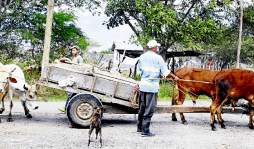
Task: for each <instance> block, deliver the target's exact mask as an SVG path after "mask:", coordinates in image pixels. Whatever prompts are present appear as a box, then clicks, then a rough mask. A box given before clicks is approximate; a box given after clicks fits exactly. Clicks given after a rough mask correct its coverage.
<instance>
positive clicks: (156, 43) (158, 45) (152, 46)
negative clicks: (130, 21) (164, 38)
mask: <svg viewBox="0 0 254 149" xmlns="http://www.w3.org/2000/svg"><path fill="white" fill-rule="evenodd" d="M160 46H161V44H159V43H158V42H157V41H156V40H154V39H153V40H150V41H149V42H148V43H147V47H148V48H154V47H160Z"/></svg>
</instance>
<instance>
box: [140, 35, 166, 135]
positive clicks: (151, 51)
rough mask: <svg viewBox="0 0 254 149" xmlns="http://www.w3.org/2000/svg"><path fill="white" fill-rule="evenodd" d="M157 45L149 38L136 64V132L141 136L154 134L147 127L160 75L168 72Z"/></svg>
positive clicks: (152, 110)
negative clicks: (138, 94)
mask: <svg viewBox="0 0 254 149" xmlns="http://www.w3.org/2000/svg"><path fill="white" fill-rule="evenodd" d="M159 46H160V44H159V43H157V41H156V40H150V41H149V42H148V43H147V47H148V49H147V51H146V52H145V53H144V54H142V55H141V56H140V58H139V63H138V66H137V67H138V73H139V74H140V75H141V81H140V82H139V90H140V97H139V104H140V105H139V113H138V123H137V132H141V133H142V136H154V134H153V133H151V132H150V129H149V128H150V122H151V118H152V116H153V113H154V111H155V107H156V104H157V96H158V95H157V94H158V92H159V88H160V86H159V82H160V77H161V76H165V77H166V76H167V75H168V74H169V73H170V71H169V70H168V69H167V65H166V64H165V62H164V60H163V58H162V57H161V56H160V55H158V54H157V52H158V47H159Z"/></svg>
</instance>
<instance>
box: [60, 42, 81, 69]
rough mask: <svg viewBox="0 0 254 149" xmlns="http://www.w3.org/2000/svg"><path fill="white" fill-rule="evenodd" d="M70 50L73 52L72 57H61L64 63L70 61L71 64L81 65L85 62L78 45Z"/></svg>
mask: <svg viewBox="0 0 254 149" xmlns="http://www.w3.org/2000/svg"><path fill="white" fill-rule="evenodd" d="M70 52H71V58H66V57H64V58H61V59H60V62H62V63H69V64H76V65H80V64H82V63H83V61H84V60H83V58H82V56H81V55H80V53H81V52H80V49H79V47H77V46H73V47H71V48H70Z"/></svg>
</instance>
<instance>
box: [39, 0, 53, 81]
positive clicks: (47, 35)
mask: <svg viewBox="0 0 254 149" xmlns="http://www.w3.org/2000/svg"><path fill="white" fill-rule="evenodd" d="M53 13H54V0H48V12H47V22H46V29H45V37H44V47H43V57H42V64H41V65H42V70H41V78H40V79H41V80H44V79H46V78H47V67H48V65H49V52H50V43H51V33H52V22H53Z"/></svg>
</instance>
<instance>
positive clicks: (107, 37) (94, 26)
mask: <svg viewBox="0 0 254 149" xmlns="http://www.w3.org/2000/svg"><path fill="white" fill-rule="evenodd" d="M75 14H76V15H77V22H76V23H77V26H78V27H80V28H81V29H82V31H83V32H84V33H85V34H86V36H87V37H88V38H89V39H90V40H91V41H92V42H96V43H98V44H99V45H100V47H90V48H88V49H89V51H91V50H96V51H101V50H107V49H109V48H111V47H112V44H113V42H122V43H123V42H125V43H128V42H129V39H130V37H131V35H132V34H133V31H132V30H131V29H130V27H129V26H128V25H122V26H119V27H117V28H113V29H110V30H108V29H107V26H106V25H103V24H102V23H103V22H104V21H107V19H108V18H107V16H106V15H105V14H103V13H102V14H101V15H100V16H98V15H95V16H93V15H92V14H91V12H89V11H87V10H77V11H76V13H75Z"/></svg>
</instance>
